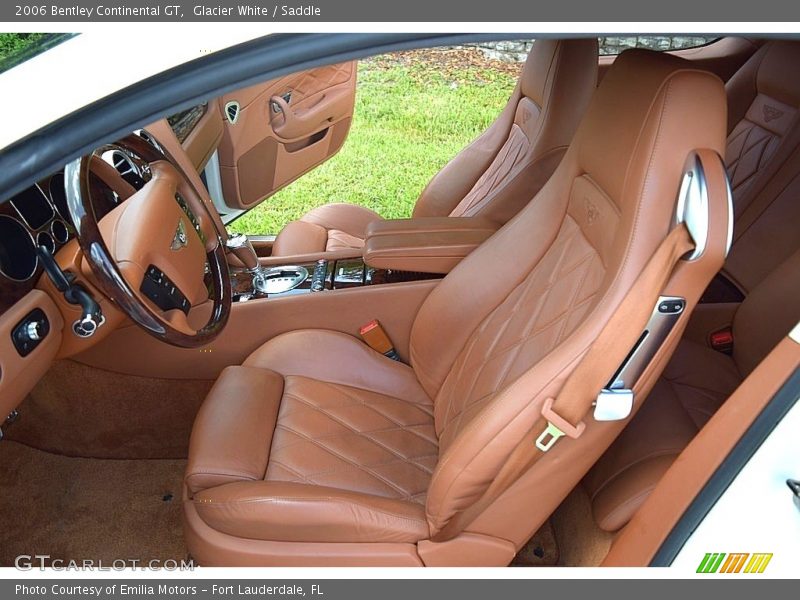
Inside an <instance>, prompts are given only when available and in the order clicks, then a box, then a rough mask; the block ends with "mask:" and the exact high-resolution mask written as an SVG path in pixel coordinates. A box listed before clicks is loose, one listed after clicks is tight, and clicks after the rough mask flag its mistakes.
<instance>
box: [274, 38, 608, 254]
mask: <svg viewBox="0 0 800 600" xmlns="http://www.w3.org/2000/svg"><path fill="white" fill-rule="evenodd" d="M596 86H597V39H596V38H586V39H579V40H537V41H536V42H535V43H534V46H533V49H532V50H531V52H530V54H529V56H528V59H527V61H526V62H525V66H524V67H523V70H522V74H521V76H520V79H519V81H518V82H517V86H516V88H515V89H514V92H513V94H512V95H511V98H510V99H509V101H508V103H507V104H506V107H505V109H504V110H503V112H502V113H501V114H500V116H499V117H498V118H497V120H496V121H495V122H494V123H493V124H492V125H491V126H490V127H489V129H487V130H486V131H485V132H484V133H483V134H482V135H481V136H480V137H479V138H478V139H477V140H475V141H474V142H472V144H470V145H469V146H467V147H466V148H465V149H464V150H462V151H461V152H460V153H459V154H458V155H457V156H456V157H455V158H454V159H453V160H451V161H450V162H449V163H448V164H447V165H445V167H444V168H443V169H442V170H441V171H439V173H438V174H437V175H435V176H434V177H433V179H432V180H431V181H430V183H429V184H428V185H427V187H426V188H425V190H424V191H423V192H422V194H421V195H420V197H419V199H418V200H417V202H416V205H415V207H414V212H413V216H414V217H446V216H451V217H472V216H478V215H480V216H483V217H486V218H489V219H491V220H494V221H496V222H497V223H498V224H503V223H505V222H506V221H508V220H510V219H511V218H512V217H513V216H514V215H516V214H517V212H519V210H520V209H522V208H523V207H524V206H525V205H526V204H527V202H528V201H529V200H530V199H531V198H533V197H534V196H535V195H536V194H537V193H538V192H539V190H540V189H541V187H542V186H543V185H544V184H545V182H546V181H547V180H548V179H549V178H550V175H552V173H553V171H555V168H556V167H557V166H558V163H559V162H560V161H561V157H562V156H563V155H564V152H565V151H566V149H567V146H568V145H569V143H570V141H571V140H572V136H573V134H574V133H575V130H576V128H577V126H578V122H579V121H580V119H581V117H582V116H583V113H584V111H585V110H586V107H587V106H588V104H589V99H590V98H591V96H592V93H593V92H594V90H595V87H596ZM389 168H391V167H389ZM381 218H382V217H381V216H380V215H378V214H377V213H376V212H374V211H372V210H369V209H368V208H364V207H361V206H356V205H353V204H344V203H335V204H326V205H324V206H321V207H319V208H316V209H314V210H312V211H310V212H308V213H307V214H306V215H305V216H303V217H302V218H301V219H300V220H299V221H292V222H290V223H288V224H287V225H286V227H284V229H283V230H282V231H281V232H280V233H279V234H278V237H277V239H276V240H275V243H274V245H273V249H272V255H273V256H292V255H297V254H311V253H320V252H326V251H335V250H343V249H348V248H362V247H363V245H364V238H365V237H366V229H367V226H368V225H369V224H370V223H371V222H373V221H377V220H380V219H381Z"/></svg>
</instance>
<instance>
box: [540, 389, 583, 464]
mask: <svg viewBox="0 0 800 600" xmlns="http://www.w3.org/2000/svg"><path fill="white" fill-rule="evenodd" d="M553 402H554V400H553V399H552V398H548V399H547V400H545V402H544V406H542V417H544V418H545V419H546V420H547V426H546V427H545V428H544V431H542V433H540V434H539V437H537V438H536V447H537V448H538V449H539V450H541V451H542V452H547V451H548V450H550V448H552V447H553V446H554V445H555V443H556V442H557V441H558V440H559V439H561V438H562V437H564V436H567V437H570V438H572V439H573V440H574V439H578V438H579V437H580V436H581V434H582V433H583V430H584V429H586V423H584V422H583V421H581V422H580V423H578V424H577V425H572V424H571V423H570V422H569V421H567V420H566V419H563V418H561V417H560V416H559V415H557V414H556V412H555V411H554V410H553Z"/></svg>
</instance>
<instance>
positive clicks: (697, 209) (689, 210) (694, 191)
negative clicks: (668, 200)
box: [675, 151, 709, 260]
mask: <svg viewBox="0 0 800 600" xmlns="http://www.w3.org/2000/svg"><path fill="white" fill-rule="evenodd" d="M708 219H709V217H708V185H707V183H706V174H705V171H704V170H703V165H702V163H701V161H700V156H699V155H698V154H697V152H694V151H693V152H691V153H690V154H689V156H688V157H687V158H686V163H685V164H684V167H683V179H682V180H681V186H680V189H679V190H678V200H677V204H676V207H675V224H679V223H685V224H686V228H687V229H688V230H689V234H690V235H691V236H692V239H693V240H694V244H695V248H694V250H693V251H692V252H691V253H690V254H689V256H688V257H687V259H686V260H695V259H697V258H699V257H700V256H702V255H703V252H705V249H706V244H707V243H708Z"/></svg>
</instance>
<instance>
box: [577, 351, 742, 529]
mask: <svg viewBox="0 0 800 600" xmlns="http://www.w3.org/2000/svg"><path fill="white" fill-rule="evenodd" d="M741 381H742V376H741V375H740V374H739V371H738V370H737V368H736V365H735V364H734V362H733V359H731V358H730V357H729V356H728V355H726V354H721V353H720V352H716V351H715V350H712V349H710V348H708V347H706V346H702V345H700V344H697V343H695V342H691V341H687V340H683V341H682V342H681V343H680V344H679V345H678V348H677V349H676V351H675V354H674V356H673V357H672V360H671V361H670V363H669V365H668V366H667V368H666V369H665V370H664V374H663V375H662V377H661V378H660V379H659V380H658V382H657V383H656V385H655V386H654V388H653V390H652V391H651V392H650V395H649V396H648V398H647V400H646V402H645V403H644V405H643V406H642V408H641V409H640V410H639V412H638V413H637V414H636V416H635V417H634V418H633V419H632V420H631V422H630V423H629V424H628V425H627V427H626V428H625V429H624V430H623V432H622V433H621V434H620V436H619V437H618V438H617V440H616V441H615V442H614V444H612V446H611V447H610V448H609V449H608V451H607V452H606V453H605V454H604V455H603V456H602V457H601V458H600V460H599V461H598V462H597V464H596V465H595V466H594V467H593V468H592V470H591V471H590V472H589V473H588V474H587V476H586V477H585V479H584V485H585V486H586V488H587V491H588V493H589V495H590V497H591V499H592V512H593V513H594V517H595V520H596V521H597V524H598V525H599V526H600V527H601V528H603V529H605V530H606V531H616V530H618V529H620V528H621V527H623V526H624V525H625V524H626V523H627V522H628V521H629V520H630V519H631V517H632V516H633V514H634V513H635V512H636V510H637V509H638V508H639V507H640V506H641V505H642V504H643V503H644V501H645V500H646V499H647V496H649V494H650V492H651V491H652V490H653V488H655V486H656V484H657V483H658V481H659V479H660V478H661V476H662V475H663V474H664V473H665V472H666V470H667V469H668V468H669V467H670V465H672V463H673V462H674V460H675V459H676V458H677V456H678V455H679V454H680V453H681V452H682V451H683V449H684V448H685V447H686V446H687V445H688V444H689V442H690V441H691V440H692V438H693V437H694V436H695V435H697V432H698V431H699V430H700V429H701V428H702V427H703V426H704V425H705V424H706V422H707V421H708V420H709V419H710V418H711V416H712V415H713V414H714V413H715V412H716V411H717V409H718V408H719V407H720V406H721V405H722V403H723V402H724V401H725V400H726V399H727V398H728V396H730V395H731V394H732V393H733V391H734V390H735V389H736V388H737V387H738V386H739V384H740V383H741Z"/></svg>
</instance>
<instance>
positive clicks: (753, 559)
mask: <svg viewBox="0 0 800 600" xmlns="http://www.w3.org/2000/svg"><path fill="white" fill-rule="evenodd" d="M771 560H772V553H771V552H769V553H767V552H760V553H759V552H757V553H753V554H750V553H748V552H733V553H730V554H726V553H725V552H707V553H706V555H705V556H704V557H703V560H701V561H700V564H699V565H698V567H697V572H698V573H763V572H764V570H765V569H766V568H767V565H768V564H769V561H771Z"/></svg>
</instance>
